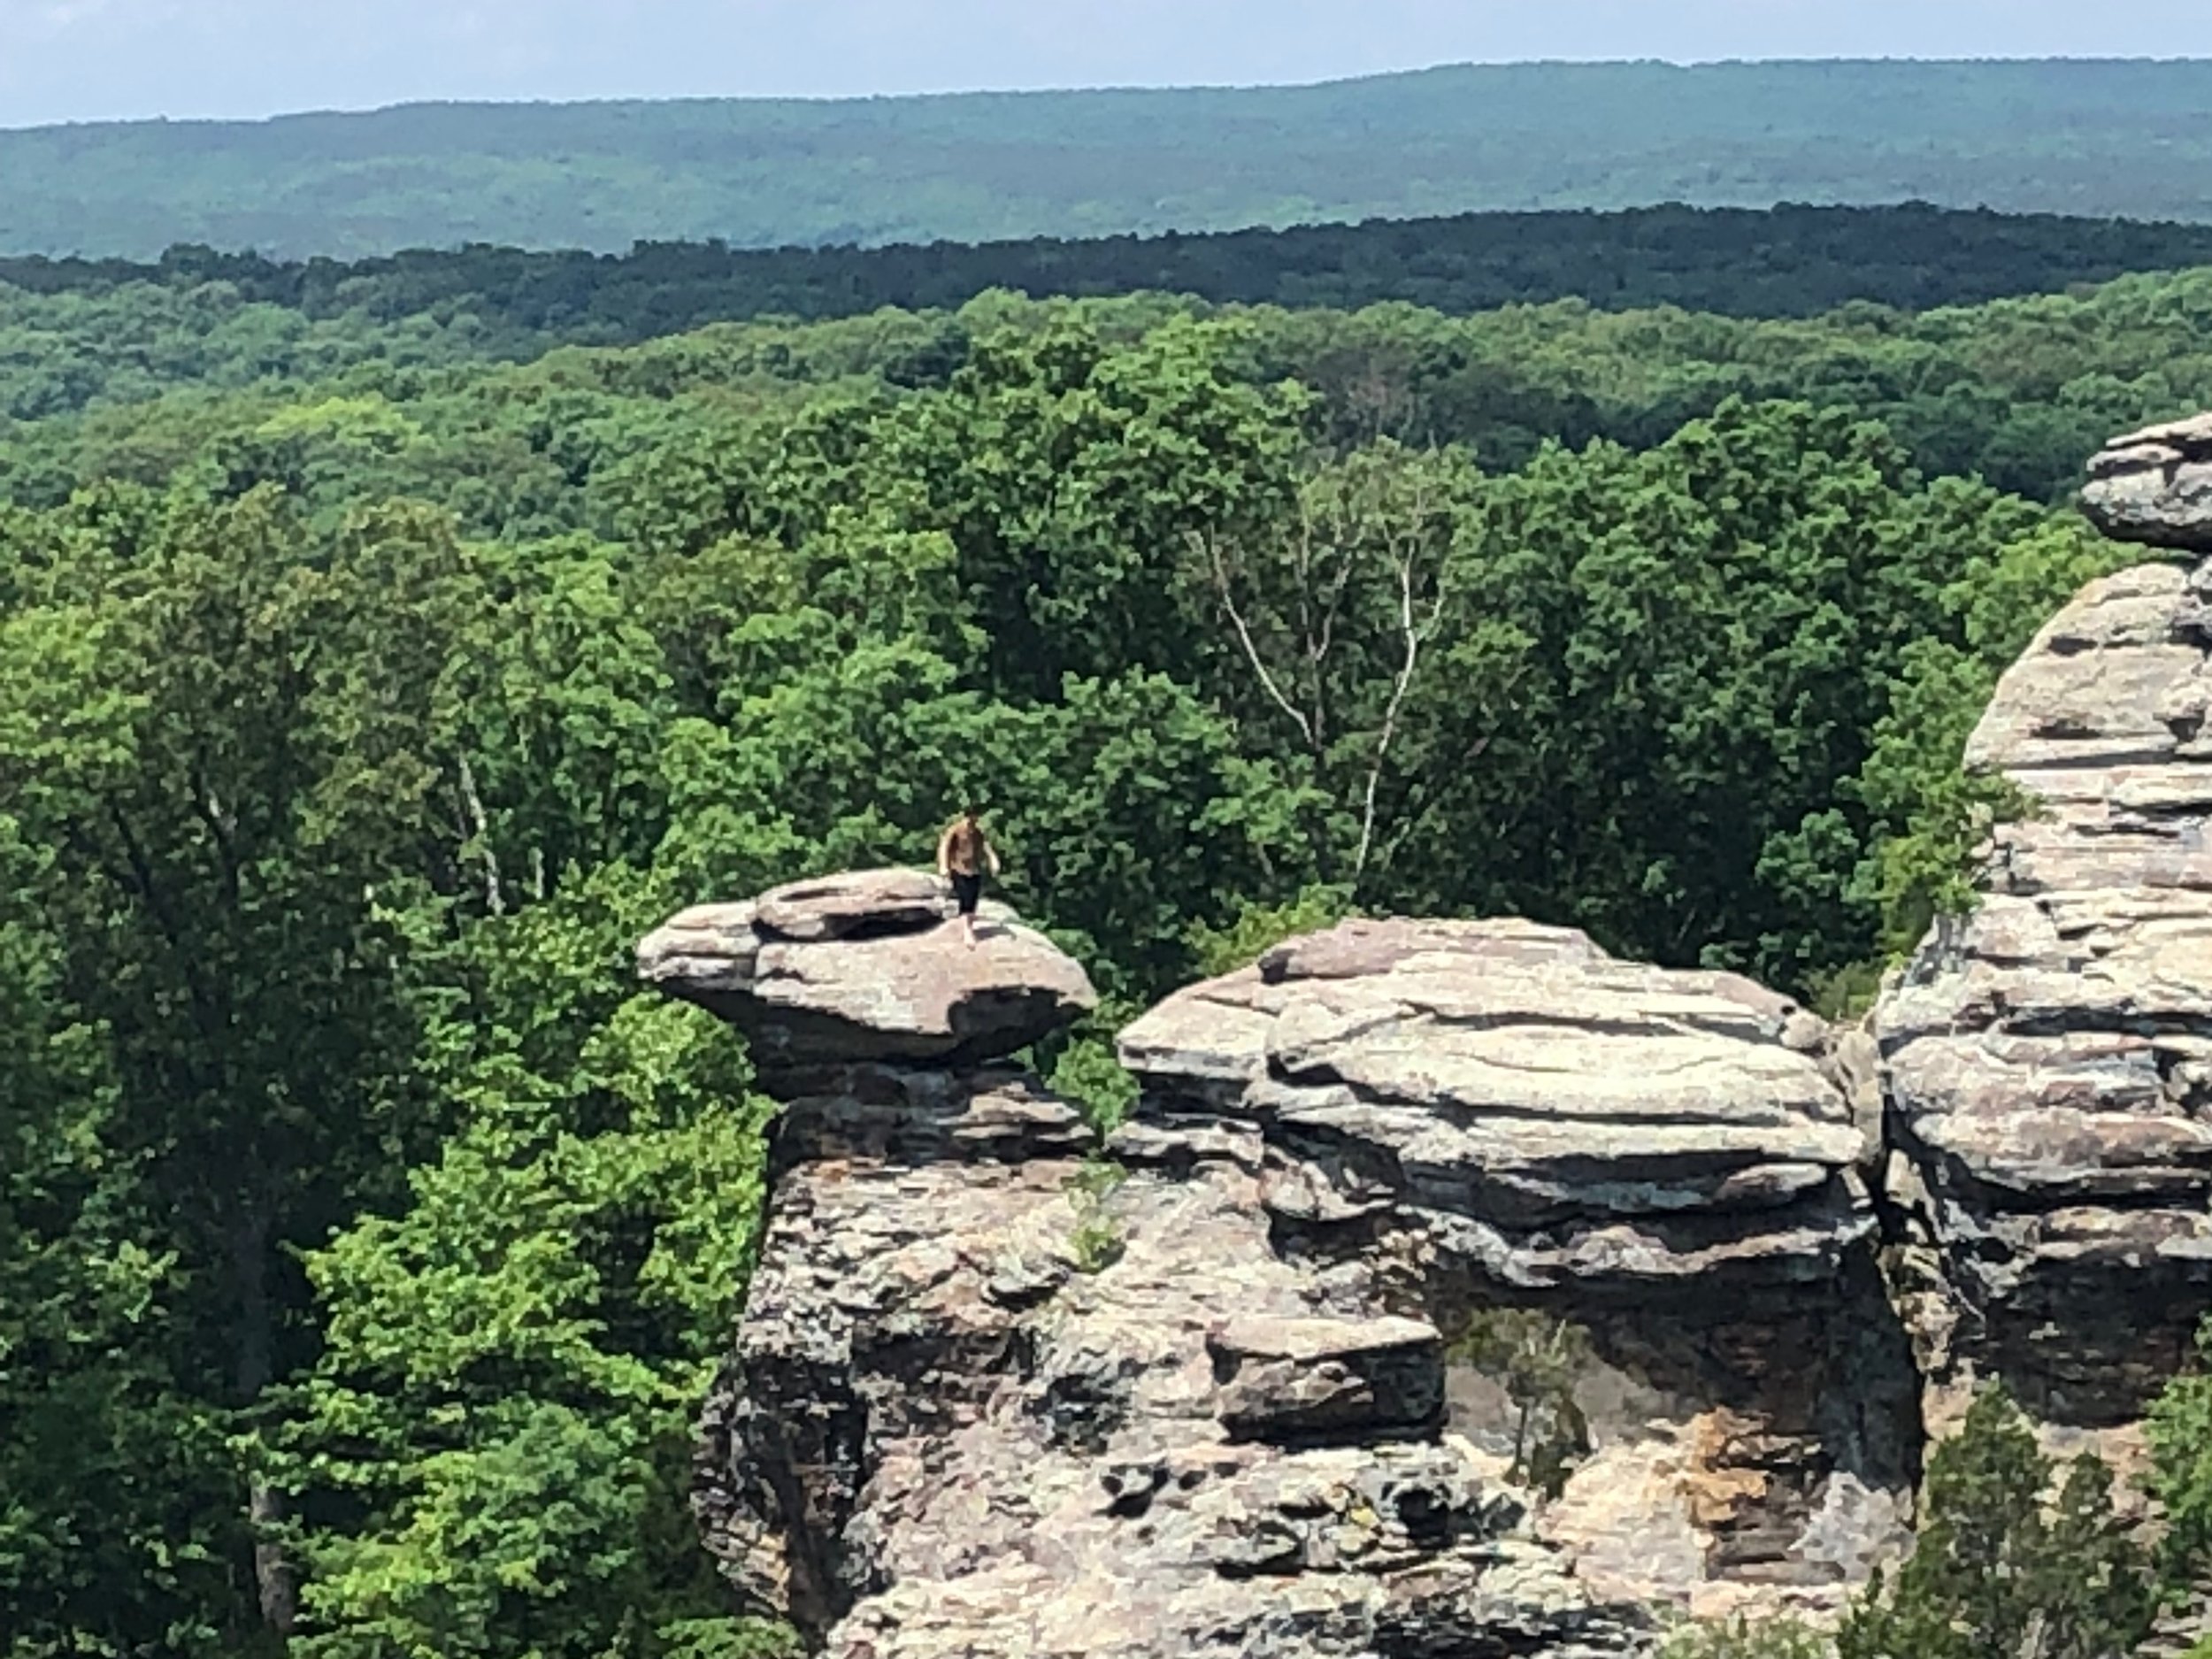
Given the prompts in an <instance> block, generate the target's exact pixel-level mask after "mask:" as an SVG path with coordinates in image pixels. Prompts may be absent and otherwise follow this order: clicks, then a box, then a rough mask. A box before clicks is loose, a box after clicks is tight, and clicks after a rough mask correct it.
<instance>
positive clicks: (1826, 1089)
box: [1121, 921, 1919, 1612]
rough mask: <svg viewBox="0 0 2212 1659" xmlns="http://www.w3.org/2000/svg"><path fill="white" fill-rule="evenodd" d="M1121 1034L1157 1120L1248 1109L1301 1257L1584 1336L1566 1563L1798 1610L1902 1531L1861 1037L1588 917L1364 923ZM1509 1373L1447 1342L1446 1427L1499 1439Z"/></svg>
mask: <svg viewBox="0 0 2212 1659" xmlns="http://www.w3.org/2000/svg"><path fill="white" fill-rule="evenodd" d="M1121 1052H1122V1058H1123V1062H1124V1064H1126V1065H1127V1066H1128V1067H1129V1068H1130V1069H1131V1070H1132V1071H1135V1072H1136V1073H1137V1074H1138V1075H1139V1077H1140V1078H1141V1079H1142V1080H1143V1082H1144V1085H1145V1090H1146V1105H1145V1110H1146V1111H1147V1113H1148V1116H1151V1117H1153V1118H1156V1119H1157V1120H1158V1121H1160V1122H1162V1123H1164V1124H1169V1125H1181V1124H1189V1123H1192V1122H1194V1121H1195V1122H1201V1123H1203V1122H1235V1123H1243V1124H1248V1125H1250V1126H1251V1129H1252V1131H1253V1132H1254V1133H1256V1136H1257V1137H1258V1139H1259V1140H1260V1141H1261V1143H1262V1144H1263V1146H1264V1147H1265V1148H1266V1154H1265V1157H1264V1160H1263V1165H1262V1182H1261V1199H1262V1202H1263V1204H1264V1205H1265V1207H1266V1209H1267V1212H1268V1215H1269V1217H1270V1220H1271V1231H1272V1232H1273V1233H1274V1236H1275V1237H1276V1239H1277V1240H1278V1241H1279V1244H1280V1245H1281V1247H1282V1248H1284V1249H1285V1251H1286V1254H1287V1255H1289V1256H1291V1257H1292V1259H1295V1260H1301V1261H1307V1262H1311V1263H1316V1264H1317V1267H1318V1266H1319V1265H1320V1264H1323V1263H1326V1264H1328V1267H1327V1269H1326V1271H1334V1272H1342V1273H1356V1274H1360V1275H1363V1276H1365V1277H1368V1278H1371V1279H1373V1280H1374V1281H1375V1282H1376V1283H1377V1285H1378V1286H1379V1290H1380V1292H1381V1294H1383V1295H1384V1296H1385V1297H1386V1300H1387V1301H1388V1302H1389V1303H1390V1305H1391V1306H1393V1308H1394V1310H1397V1311H1399V1312H1401V1313H1403V1314H1408V1315H1413V1316H1417V1317H1422V1318H1425V1319H1427V1320H1429V1321H1431V1322H1432V1323H1434V1324H1435V1325H1437V1326H1438V1327H1439V1328H1440V1330H1442V1331H1443V1332H1444V1333H1446V1334H1447V1336H1448V1337H1455V1338H1463V1337H1464V1336H1466V1335H1467V1334H1468V1333H1476V1332H1479V1331H1481V1330H1483V1329H1484V1328H1486V1322H1493V1323H1494V1317H1495V1316H1496V1315H1497V1313H1498V1312H1499V1311H1500V1310H1520V1311H1523V1312H1526V1311H1528V1310H1535V1311H1537V1312H1540V1314H1541V1315H1542V1316H1543V1317H1544V1318H1545V1319H1547V1320H1555V1321H1556V1322H1557V1324H1558V1325H1559V1326H1560V1327H1562V1328H1563V1329H1565V1330H1569V1331H1571V1332H1572V1333H1575V1340H1577V1342H1578V1343H1582V1344H1586V1346H1587V1357H1586V1360H1585V1361H1584V1362H1583V1363H1581V1365H1580V1367H1579V1374H1578V1376H1576V1377H1575V1378H1574V1379H1572V1383H1571V1394H1572V1400H1573V1409H1572V1412H1571V1417H1570V1422H1571V1429H1572V1434H1573V1438H1574V1439H1575V1440H1577V1442H1578V1443H1577V1444H1574V1445H1572V1446H1571V1447H1569V1448H1565V1449H1566V1453H1567V1462H1568V1463H1569V1466H1570V1472H1569V1473H1568V1475H1567V1478H1566V1480H1565V1484H1564V1486H1563V1490H1561V1491H1560V1492H1559V1493H1558V1494H1557V1495H1556V1497H1555V1500H1553V1501H1552V1502H1547V1503H1544V1504H1542V1505H1540V1506H1539V1513H1537V1514H1536V1515H1535V1516H1534V1517H1533V1524H1532V1531H1533V1532H1534V1534H1535V1535H1536V1536H1538V1537H1539V1538H1540V1539H1543V1540H1547V1541H1549V1542H1551V1543H1554V1544H1555V1545H1556V1546H1558V1547H1559V1548H1561V1549H1562V1550H1563V1552H1564V1553H1566V1554H1567V1555H1568V1556H1569V1557H1570V1558H1571V1560H1573V1561H1574V1562H1575V1563H1576V1569H1577V1576H1578V1580H1579V1581H1581V1582H1583V1583H1585V1584H1586V1585H1588V1586H1590V1587H1592V1588H1593V1589H1594V1590H1596V1591H1598V1592H1600V1593H1602V1594H1608V1595H1610V1596H1613V1597H1616V1598H1618V1599H1622V1600H1625V1601H1635V1602H1640V1603H1645V1604H1649V1605H1653V1606H1661V1607H1664V1606H1672V1607H1675V1608H1677V1609H1696V1610H1699V1611H1701V1612H1716V1611H1720V1610H1724V1609H1728V1608H1730V1607H1732V1606H1737V1605H1747V1604H1752V1603H1763V1604H1766V1605H1776V1604H1793V1605H1799V1606H1808V1607H1814V1608H1817V1607H1819V1606H1820V1605H1822V1604H1823V1602H1824V1601H1828V1600H1830V1599H1832V1596H1833V1594H1835V1593H1836V1592H1838V1591H1839V1590H1840V1589H1841V1588H1842V1587H1844V1586H1852V1585H1855V1584H1856V1583H1858V1582H1860V1581H1861V1580H1863V1578H1864V1576H1865V1574H1866V1572H1867V1571H1868V1570H1869V1569H1870V1566H1871V1565H1873V1564H1874V1563H1876V1562H1878V1560H1879V1559H1881V1558H1882V1556H1883V1555H1885V1554H1886V1552H1888V1551H1890V1550H1892V1549H1893V1548H1896V1547H1897V1545H1898V1544H1899V1543H1900V1541H1901V1531H1902V1526H1903V1523H1904V1521H1905V1519H1906V1518H1907V1517H1908V1515H1909V1505H1910V1501H1911V1492H1912V1484H1913V1480H1914V1478H1915V1474H1916V1458H1917V1453H1918V1449H1919V1440H1918V1429H1917V1422H1916V1401H1915V1398H1914V1393H1915V1386H1916V1385H1915V1379H1914V1377H1913V1373H1912V1371H1911V1367H1910V1359H1909V1353H1908V1351H1907V1348H1906V1345H1905V1341H1904V1338H1903V1334H1902V1333H1901V1330H1900V1328H1899V1326H1898V1325H1897V1323H1896V1320H1895V1318H1894V1317H1893V1314H1892V1312H1891V1310H1890V1308H1889V1306H1888V1303H1887V1302H1886V1300H1885V1297H1884V1294H1883V1291H1882V1286H1881V1280H1880V1277H1879V1274H1878V1271H1877V1265H1876V1259H1875V1254H1876V1252H1875V1247H1876V1243H1877V1233H1878V1225H1877V1217H1876V1212H1875V1209H1874V1205H1873V1203H1872V1202H1871V1198H1870V1194H1869V1191H1868V1189H1867V1187H1866V1184H1865V1180H1864V1172H1865V1171H1868V1170H1870V1169H1872V1168H1873V1167H1875V1166H1876V1165H1877V1164H1878V1161H1879V1154H1880V1139H1879V1136H1880V1117H1879V1097H1878V1091H1877V1087H1876V1085H1875V1079H1874V1078H1873V1075H1872V1071H1871V1068H1870V1062H1871V1056H1870V1053H1868V1052H1866V1051H1865V1049H1864V1046H1863V1042H1861V1041H1856V1040H1846V1041H1844V1042H1843V1043H1842V1044H1841V1045H1840V1047H1839V1045H1838V1044H1837V1043H1836V1041H1834V1040H1833V1039H1832V1036H1831V1033H1830V1032H1829V1030H1828V1028H1827V1026H1826V1025H1824V1023H1823V1022H1821V1021H1819V1020H1817V1019H1815V1018H1811V1017H1810V1016H1809V1015H1807V1014H1805V1013H1803V1012H1802V1011H1801V1010H1798V1009H1796V1008H1794V1007H1793V1005H1792V1004H1790V1003H1789V1002H1787V1001H1786V999H1784V998H1781V997H1779V996H1777V995H1773V994H1772V993H1770V992H1768V991H1766V990H1764V989H1763V988H1761V987H1758V986H1755V985H1754V984H1752V983H1750V982H1749V981H1747V980H1745V979H1740V978H1738V977H1736V976H1733V975H1728V974H1717V973H1683V972H1664V971H1662V970H1659V969H1655V968H1647V967H1642V966H1638V965H1634V964H1627V963H1622V962H1618V961H1616V960H1614V959H1613V958H1611V957H1609V956H1606V955H1605V954H1604V953H1603V952H1602V951H1601V950H1599V949H1597V948H1596V947H1595V946H1594V945H1593V944H1592V943H1591V942H1590V941H1589V940H1588V939H1586V938H1585V937H1584V936H1583V935H1581V934H1579V933H1571V932H1567V931H1564V930H1561V929H1556V928H1546V927H1539V926H1532V925H1530V924H1527V923H1523V922H1510V921H1508V922H1457V923H1453V922H1353V923H1348V924H1345V925H1344V926H1340V927H1338V928H1336V929H1334V930H1333V931H1332V932H1330V933H1323V934H1320V935H1317V936H1315V937H1312V938H1309V939H1302V940H1296V941H1291V942H1290V943H1288V944H1286V945H1285V946H1282V947H1280V948H1279V949H1276V950H1274V951H1271V952H1270V953H1269V954H1268V955H1267V956H1265V957H1264V958H1263V960H1262V961H1261V962H1260V963H1259V964H1258V965H1256V966H1255V967H1253V968H1250V969H1247V970H1245V971H1243V972H1239V973H1234V974H1232V975H1229V976H1228V977H1227V978H1225V979H1218V980H1215V981H1212V982H1210V983H1209V984H1205V985H1201V986H1197V987H1193V988H1192V989H1190V990H1188V991H1186V992H1183V993H1181V994H1179V995H1177V996H1174V997H1171V998H1170V999H1169V1000H1168V1002H1165V1003H1164V1004H1163V1005H1162V1006H1161V1007H1160V1008H1158V1009H1156V1010H1154V1011H1153V1012H1152V1013H1150V1014H1148V1015H1147V1016H1146V1017H1145V1018H1142V1019H1141V1020H1139V1021H1138V1022H1137V1023H1136V1024H1135V1025H1133V1026H1131V1027H1130V1028H1129V1029H1128V1030H1127V1031H1126V1032H1125V1033H1123V1036H1122V1040H1121ZM1459 1346H1461V1347H1462V1348H1466V1347H1468V1346H1469V1345H1467V1344H1465V1343H1461V1344H1459ZM1504 1369H1505V1367H1502V1366H1496V1365H1494V1367H1493V1369H1492V1371H1491V1372H1490V1373H1487V1374H1486V1372H1485V1371H1484V1370H1483V1369H1482V1368H1481V1367H1480V1366H1479V1365H1478V1364H1476V1363H1471V1362H1470V1361H1469V1360H1467V1359H1465V1358H1458V1359H1455V1361H1454V1362H1453V1363H1452V1366H1451V1371H1452V1373H1453V1374H1452V1376H1451V1378H1450V1380H1449V1385H1448V1394H1449V1395H1450V1409H1449V1411H1448V1425H1449V1427H1450V1428H1451V1430H1452V1431H1453V1432H1455V1433H1457V1434H1460V1435H1463V1436H1464V1437H1465V1438H1467V1439H1468V1440H1471V1442H1473V1443H1475V1444H1477V1445H1478V1446H1485V1447H1487V1448H1490V1449H1492V1450H1493V1451H1494V1452H1497V1453H1501V1454H1503V1453H1507V1452H1509V1451H1510V1450H1511V1449H1512V1448H1513V1446H1514V1441H1515V1436H1516V1431H1517V1427H1518V1425H1519V1419H1520V1408H1519V1405H1518V1403H1517V1402H1516V1401H1515V1400H1514V1399H1512V1398H1511V1397H1510V1396H1509V1392H1508V1390H1507V1388H1506V1387H1505V1386H1503V1384H1502V1378H1501V1375H1500V1374H1499V1373H1500V1372H1501V1371H1503V1370H1504Z"/></svg>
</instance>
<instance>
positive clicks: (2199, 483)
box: [2082, 414, 2212, 553]
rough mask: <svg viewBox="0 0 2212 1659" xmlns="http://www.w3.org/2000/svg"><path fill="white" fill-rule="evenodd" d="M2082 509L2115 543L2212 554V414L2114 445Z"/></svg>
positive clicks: (2095, 467)
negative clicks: (2120, 542)
mask: <svg viewBox="0 0 2212 1659" xmlns="http://www.w3.org/2000/svg"><path fill="white" fill-rule="evenodd" d="M2082 504H2083V506H2084V507H2085V509H2086V510H2087V511H2088V513H2089V517H2090V518H2091V520H2092V521H2093V523H2095V524H2096V526H2098V528H2100V529H2101V530H2102V531H2103V532H2104V533H2105V534H2107V535H2108V536H2110V537H2112V538H2113V539H2114V540H2115V541H2139V542H2142V543H2144V544H2145V545H2147V546H2149V547H2159V548H2170V549H2177V550H2178V551H2182V552H2190V553H2212V414H2202V415H2198V416H2195V417H2194V418H2193V419H2188V420H2178V421H2174V422H2171V423H2170V424H2168V425H2166V426H2147V427H2145V428H2144V429H2143V430H2142V431H2140V432H2131V433H2129V434H2127V435H2126V436H2124V437H2119V438H2115V439H2113V440H2112V442H2110V443H2108V444H2107V445H2106V446H2105V448H2104V450H2103V452H2102V453H2101V454H2100V455H2099V456H2098V457H2096V458H2095V459H2094V460H2093V461H2092V462H2090V464H2089V486H2088V488H2086V489H2085V490H2084V491H2083V492H2082Z"/></svg>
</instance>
